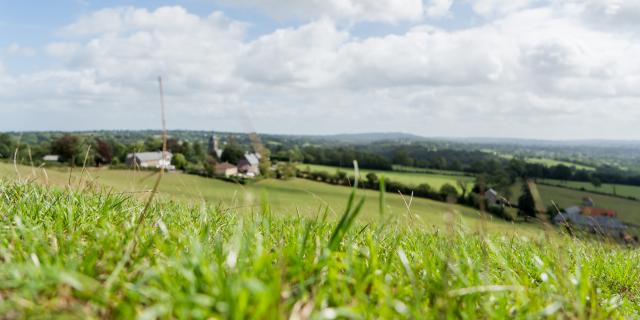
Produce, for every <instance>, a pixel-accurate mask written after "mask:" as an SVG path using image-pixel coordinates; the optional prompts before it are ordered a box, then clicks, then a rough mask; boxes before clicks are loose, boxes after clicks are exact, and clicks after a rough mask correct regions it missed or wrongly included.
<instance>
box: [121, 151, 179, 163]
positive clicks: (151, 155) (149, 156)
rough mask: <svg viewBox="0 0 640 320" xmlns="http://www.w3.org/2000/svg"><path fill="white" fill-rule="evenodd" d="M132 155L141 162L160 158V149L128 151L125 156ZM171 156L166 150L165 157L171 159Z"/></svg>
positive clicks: (129, 156) (130, 156)
mask: <svg viewBox="0 0 640 320" xmlns="http://www.w3.org/2000/svg"><path fill="white" fill-rule="evenodd" d="M134 155H135V157H136V158H138V160H139V161H141V162H146V161H158V160H162V151H154V152H135V153H129V154H127V158H132V157H133V156H134ZM172 157H173V154H171V152H168V151H167V154H166V159H171V158H172Z"/></svg>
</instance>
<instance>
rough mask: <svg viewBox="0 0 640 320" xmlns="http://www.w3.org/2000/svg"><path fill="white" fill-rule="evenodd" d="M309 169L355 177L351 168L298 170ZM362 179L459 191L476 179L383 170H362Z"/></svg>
mask: <svg viewBox="0 0 640 320" xmlns="http://www.w3.org/2000/svg"><path fill="white" fill-rule="evenodd" d="M307 168H309V169H311V171H326V172H328V173H331V174H334V173H336V172H337V171H338V170H340V171H343V172H346V173H347V174H348V175H353V169H349V168H338V167H332V166H323V165H316V164H300V165H298V169H301V170H307ZM360 172H361V175H362V177H364V176H366V175H367V174H368V173H369V172H374V173H375V174H377V175H378V176H380V175H384V177H385V179H389V180H392V181H397V182H402V183H404V184H408V185H413V186H418V185H420V184H422V183H427V184H429V185H430V186H431V188H434V189H435V190H438V189H440V187H442V185H444V184H445V183H449V184H451V185H453V186H454V187H456V188H457V189H458V191H461V190H460V188H459V186H458V183H457V181H458V180H461V181H464V182H466V184H467V187H468V188H469V189H471V188H472V187H473V182H474V180H475V178H474V177H470V176H465V175H458V176H455V175H451V174H449V173H450V172H449V173H447V174H430V173H420V172H402V171H383V170H367V169H361V170H360Z"/></svg>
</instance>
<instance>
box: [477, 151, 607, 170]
mask: <svg viewBox="0 0 640 320" xmlns="http://www.w3.org/2000/svg"><path fill="white" fill-rule="evenodd" d="M483 151H485V152H489V153H493V154H496V155H497V156H499V157H502V158H505V159H512V158H513V157H514V156H513V155H512V154H503V153H496V152H494V151H491V150H488V149H485V150H483ZM525 161H526V162H528V163H536V164H541V165H544V166H546V167H552V166H557V165H560V164H563V165H565V166H567V167H575V168H576V169H578V170H589V171H592V170H595V168H594V167H592V166H586V165H582V164H577V163H573V162H568V161H562V160H556V159H549V158H536V157H527V158H525Z"/></svg>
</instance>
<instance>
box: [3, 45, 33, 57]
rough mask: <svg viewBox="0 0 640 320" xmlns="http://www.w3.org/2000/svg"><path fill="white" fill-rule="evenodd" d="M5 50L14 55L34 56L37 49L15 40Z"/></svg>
mask: <svg viewBox="0 0 640 320" xmlns="http://www.w3.org/2000/svg"><path fill="white" fill-rule="evenodd" d="M4 52H6V53H7V54H9V55H12V56H21V57H33V56H35V55H36V51H35V50H34V49H33V48H30V47H25V46H22V45H19V44H17V43H15V42H14V43H11V44H10V45H9V46H7V47H6V48H5V50H4Z"/></svg>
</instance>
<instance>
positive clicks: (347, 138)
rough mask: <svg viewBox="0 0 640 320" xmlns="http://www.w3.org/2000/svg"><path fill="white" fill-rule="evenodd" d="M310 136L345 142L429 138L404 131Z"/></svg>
mask: <svg viewBox="0 0 640 320" xmlns="http://www.w3.org/2000/svg"><path fill="white" fill-rule="evenodd" d="M308 138H313V139H321V140H333V141H339V142H343V143H354V144H367V143H372V142H376V141H390V140H393V141H425V140H427V138H425V137H422V136H419V135H415V134H410V133H403V132H369V133H343V134H332V135H322V136H308Z"/></svg>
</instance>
